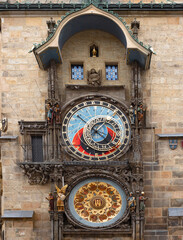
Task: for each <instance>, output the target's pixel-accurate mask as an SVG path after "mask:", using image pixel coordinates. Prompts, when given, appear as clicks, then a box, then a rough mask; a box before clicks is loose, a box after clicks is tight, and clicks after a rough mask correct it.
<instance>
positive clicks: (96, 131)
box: [77, 115, 105, 137]
mask: <svg viewBox="0 0 183 240" xmlns="http://www.w3.org/2000/svg"><path fill="white" fill-rule="evenodd" d="M77 117H78V118H79V119H81V120H82V121H83V122H84V123H87V122H86V121H85V120H84V119H83V118H82V117H80V116H79V115H77ZM93 129H94V131H95V133H98V134H99V135H100V136H101V137H105V136H103V135H102V134H101V133H102V132H99V131H98V130H97V129H95V128H94V127H93Z"/></svg>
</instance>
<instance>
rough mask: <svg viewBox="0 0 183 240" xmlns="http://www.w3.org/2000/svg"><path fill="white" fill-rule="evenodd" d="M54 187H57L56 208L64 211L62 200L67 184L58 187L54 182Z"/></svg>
mask: <svg viewBox="0 0 183 240" xmlns="http://www.w3.org/2000/svg"><path fill="white" fill-rule="evenodd" d="M55 187H56V189H57V209H58V211H59V212H64V200H65V198H66V196H65V192H66V189H67V187H68V185H67V184H66V185H65V186H63V187H62V188H58V187H57V185H56V184H55Z"/></svg>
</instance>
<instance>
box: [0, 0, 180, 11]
mask: <svg viewBox="0 0 183 240" xmlns="http://www.w3.org/2000/svg"><path fill="white" fill-rule="evenodd" d="M86 6H87V4H83V3H63V2H61V3H52V2H51V1H50V2H49V3H40V2H37V3H28V2H27V3H19V2H16V3H8V2H1V3H0V11H71V10H80V9H82V8H83V7H86ZM97 7H99V8H101V9H103V10H109V11H121V12H123V11H140V12H141V11H150V12H155V11H156V12H157V11H183V3H175V2H172V3H163V2H161V3H153V2H151V3H142V2H141V1H140V2H139V3H132V2H128V3H120V2H119V3H116V4H107V3H99V4H97Z"/></svg>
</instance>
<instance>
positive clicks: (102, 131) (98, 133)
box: [91, 123, 108, 142]
mask: <svg viewBox="0 0 183 240" xmlns="http://www.w3.org/2000/svg"><path fill="white" fill-rule="evenodd" d="M102 124H103V123H98V124H96V125H95V126H93V128H92V130H91V136H92V139H93V140H94V141H95V142H101V141H103V140H104V139H105V138H106V137H107V135H108V130H107V127H106V126H104V125H103V126H102ZM97 129H99V130H97Z"/></svg>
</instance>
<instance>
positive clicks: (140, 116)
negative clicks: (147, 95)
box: [137, 104, 145, 125]
mask: <svg viewBox="0 0 183 240" xmlns="http://www.w3.org/2000/svg"><path fill="white" fill-rule="evenodd" d="M144 115H145V108H144V107H143V105H142V104H139V106H138V108H137V117H138V122H139V125H143V123H144Z"/></svg>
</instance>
